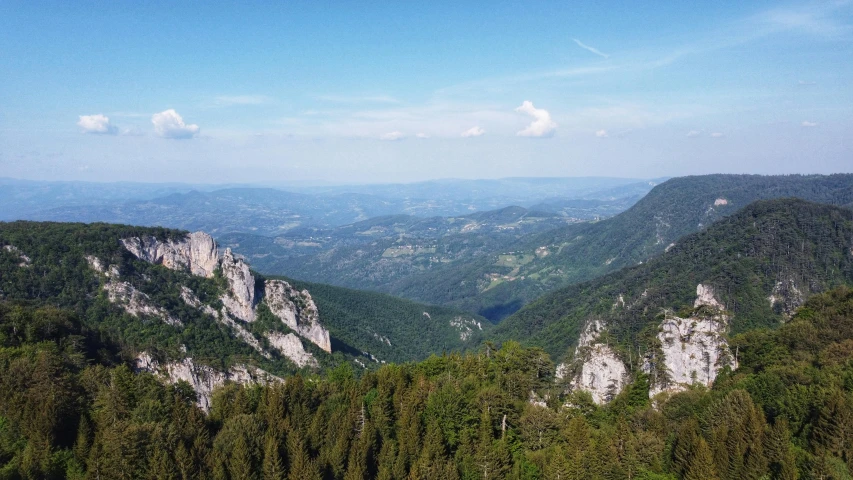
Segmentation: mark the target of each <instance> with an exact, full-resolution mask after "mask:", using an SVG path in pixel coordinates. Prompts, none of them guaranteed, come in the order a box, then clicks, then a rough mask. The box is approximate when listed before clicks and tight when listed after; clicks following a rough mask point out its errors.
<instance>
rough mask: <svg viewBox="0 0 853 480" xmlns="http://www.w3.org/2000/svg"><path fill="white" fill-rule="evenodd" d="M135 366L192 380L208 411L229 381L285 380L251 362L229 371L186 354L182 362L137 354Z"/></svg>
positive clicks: (169, 380) (166, 376)
mask: <svg viewBox="0 0 853 480" xmlns="http://www.w3.org/2000/svg"><path fill="white" fill-rule="evenodd" d="M135 369H136V371H140V372H148V373H152V374H154V375H156V376H157V377H159V378H160V379H162V380H163V381H165V382H166V383H170V384H175V383H178V382H180V381H184V382H187V383H189V384H190V386H191V387H192V388H193V390H195V392H196V396H197V403H198V405H199V406H200V407H201V408H202V409H204V410H205V411H208V410H210V399H211V394H212V393H213V390H214V389H215V388H216V387H219V386H220V385H223V384H225V383H226V382H235V383H241V384H250V383H259V384H262V385H266V384H268V383H276V382H281V381H282V379H281V378H279V377H277V376H275V375H272V374H270V373H268V372H265V371H263V370H261V369H259V368H255V367H251V366H247V365H235V366H234V367H231V368H230V369H229V370H227V371H225V372H220V371H217V370H215V369H213V368H211V367H209V366H207V365H199V364H196V363H195V362H194V361H193V359H192V358H185V359H183V360H181V361H179V362H167V363H160V362H159V361H157V360H156V359H154V358H153V357H152V356H151V355H150V354H148V353H147V352H142V353H140V354H139V355H138V356H137V358H136V360H135Z"/></svg>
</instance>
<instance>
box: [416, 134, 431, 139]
mask: <svg viewBox="0 0 853 480" xmlns="http://www.w3.org/2000/svg"><path fill="white" fill-rule="evenodd" d="M415 136H416V137H418V138H429V135H427V134H426V133H418V134H416V135H415Z"/></svg>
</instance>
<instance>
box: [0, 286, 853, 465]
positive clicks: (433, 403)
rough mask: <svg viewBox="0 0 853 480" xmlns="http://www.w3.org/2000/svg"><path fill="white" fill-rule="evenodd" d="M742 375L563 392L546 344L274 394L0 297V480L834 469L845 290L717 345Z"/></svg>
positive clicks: (349, 375) (852, 374) (850, 345)
mask: <svg viewBox="0 0 853 480" xmlns="http://www.w3.org/2000/svg"><path fill="white" fill-rule="evenodd" d="M731 345H732V346H733V347H734V348H735V349H736V351H737V352H738V353H737V354H738V361H739V363H740V365H739V368H738V369H737V370H736V371H734V372H732V371H731V370H728V369H727V370H725V371H723V372H722V373H721V375H720V376H719V377H718V378H717V381H716V382H715V383H714V386H713V388H711V389H705V388H703V387H694V388H691V389H689V390H687V391H685V392H682V393H678V394H674V395H672V396H671V397H670V398H668V399H660V400H655V401H654V402H650V400H649V396H648V379H647V378H646V377H645V376H644V375H643V374H641V373H639V372H635V375H634V378H635V379H634V381H633V383H632V384H631V385H630V386H629V388H626V389H625V390H624V391H623V392H622V393H621V394H619V395H618V396H617V397H616V398H615V399H614V400H613V401H612V402H610V403H609V404H607V405H605V406H596V405H595V404H593V403H592V401H591V399H590V397H589V395H588V394H585V393H582V392H577V393H573V394H569V395H568V396H566V395H565V394H563V393H562V392H563V391H564V389H563V388H562V386H561V385H559V383H558V382H555V380H554V378H553V377H552V372H553V365H552V363H551V360H550V359H549V357H548V355H547V354H546V353H544V351H542V350H540V349H536V348H531V349H525V348H522V347H521V346H519V344H517V343H514V342H506V343H504V345H503V346H502V347H501V348H500V349H499V350H495V349H494V348H493V347H492V346H491V345H490V344H486V345H484V346H483V348H482V349H481V350H480V351H477V352H472V353H469V354H465V355H462V354H453V355H445V356H441V357H439V356H433V357H431V358H429V359H427V360H425V361H423V362H420V363H407V364H401V365H386V366H383V367H381V368H379V369H378V370H376V371H366V372H364V373H363V375H361V377H360V378H356V376H355V375H354V373H353V370H352V368H351V367H350V366H349V364H343V365H342V366H340V367H338V368H336V369H334V370H332V371H330V372H328V373H327V374H325V376H322V377H321V376H303V375H295V376H292V377H289V378H287V379H286V380H284V381H283V382H282V383H279V384H274V385H271V386H266V387H264V386H257V385H255V386H248V387H246V386H241V385H236V384H230V385H227V386H225V387H223V388H220V389H219V390H217V391H216V392H215V394H214V396H213V401H212V405H211V408H210V411H209V413H205V412H204V411H202V410H201V409H200V408H198V407H197V406H196V404H195V398H194V395H195V394H194V392H193V391H192V389H190V388H189V386H188V385H186V384H183V383H178V384H176V385H173V386H164V385H163V384H161V383H160V382H159V381H158V380H157V379H156V378H155V377H154V376H152V375H149V374H134V373H133V372H132V371H131V369H130V367H129V366H128V364H127V363H126V362H125V361H124V360H122V358H121V355H120V354H119V352H118V350H117V348H116V347H114V346H113V345H110V344H109V343H107V342H104V341H101V340H99V339H98V337H97V335H95V334H93V333H92V332H90V331H88V330H87V329H85V328H83V327H82V326H81V322H80V320H79V319H78V318H76V317H75V315H74V314H73V313H71V312H70V311H66V310H60V309H56V308H53V307H34V306H27V305H24V304H19V303H10V302H5V303H2V304H0V465H2V467H0V478H3V479H18V478H28V479H29V478H33V479H35V478H74V479H83V478H92V479H97V478H100V479H104V478H110V479H145V478H150V479H190V478H193V479H195V478H202V479H206V478H210V479H285V478H287V479H293V480H296V479H300V480H301V479H362V478H379V479H407V478H408V479H497V478H519V479H521V478H524V479H540V478H541V479H581V478H584V479H611V478H612V479H617V478H632V479H677V478H683V479H716V478H719V479H759V478H772V479H795V478H814V479H825V478H838V479H841V478H850V473H851V472H850V467H849V464H850V461H851V459H853V290H850V289H849V288H845V287H840V288H837V289H835V290H832V291H830V292H827V293H824V294H819V295H816V296H813V297H812V298H811V299H810V300H809V301H808V302H807V303H806V304H805V305H804V306H803V307H801V308H800V309H799V310H798V311H797V313H796V314H795V315H794V317H793V318H792V320H791V321H790V322H788V323H786V324H785V325H783V326H782V327H780V328H778V329H776V330H767V329H760V330H754V331H750V332H747V333H743V334H740V335H737V336H734V337H732V338H731Z"/></svg>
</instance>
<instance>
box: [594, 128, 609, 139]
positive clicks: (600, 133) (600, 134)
mask: <svg viewBox="0 0 853 480" xmlns="http://www.w3.org/2000/svg"><path fill="white" fill-rule="evenodd" d="M595 136H596V137H598V138H605V137H607V130H599V131H597V132H595Z"/></svg>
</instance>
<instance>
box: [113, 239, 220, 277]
mask: <svg viewBox="0 0 853 480" xmlns="http://www.w3.org/2000/svg"><path fill="white" fill-rule="evenodd" d="M122 245H124V248H126V249H127V250H128V251H130V252H131V253H133V254H134V255H135V256H136V257H137V258H139V259H140V260H145V261H146V262H149V263H155V264H162V265H163V266H165V267H166V268H171V269H173V270H177V269H182V268H186V269H189V270H190V272H192V274H193V275H200V276H203V277H208V278H209V277H212V276H213V272H214V271H215V270H216V268H217V267H218V266H219V252H218V251H217V249H216V243H215V242H214V241H213V237H211V236H210V235H208V234H206V233H204V232H193V233H190V234H187V236H186V237H185V238H184V239H182V240H178V241H176V240H171V239H170V240H167V241H160V240H158V239H157V238H155V237H131V238H126V239H123V240H122Z"/></svg>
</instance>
